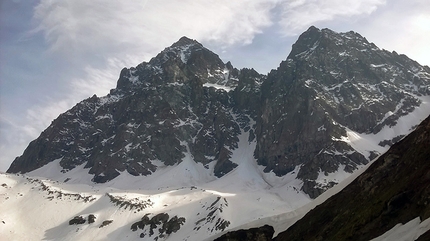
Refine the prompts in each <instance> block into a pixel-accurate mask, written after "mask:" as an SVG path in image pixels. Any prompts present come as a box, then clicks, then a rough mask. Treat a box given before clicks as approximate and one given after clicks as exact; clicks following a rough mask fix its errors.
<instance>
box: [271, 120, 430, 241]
mask: <svg viewBox="0 0 430 241" xmlns="http://www.w3.org/2000/svg"><path fill="white" fill-rule="evenodd" d="M429 146H430V117H428V118H427V119H426V120H425V121H424V122H422V123H421V124H420V125H419V126H418V127H417V129H416V130H415V131H414V132H412V133H411V134H410V135H408V136H407V137H405V138H404V139H403V140H401V141H400V142H398V143H396V144H394V145H393V146H392V147H391V148H390V150H389V151H388V152H387V153H385V154H384V155H382V156H381V157H380V158H378V159H377V160H376V161H375V162H374V163H373V164H372V165H371V166H370V167H369V168H368V169H367V170H366V172H364V173H363V174H362V175H360V176H359V177H358V178H357V179H356V180H354V181H353V182H352V183H351V184H350V185H349V186H347V187H346V188H344V189H343V190H342V191H341V192H339V193H338V194H337V195H335V196H332V197H331V198H329V199H328V200H327V201H326V202H324V203H323V204H321V205H319V206H317V207H316V208H315V209H313V210H311V211H310V212H309V213H308V214H306V215H305V217H303V218H302V219H301V220H299V221H298V222H297V223H295V224H294V225H293V226H291V227H290V228H289V229H288V230H286V231H285V232H283V233H280V234H279V235H278V237H277V238H276V240H370V239H373V238H376V237H378V236H380V235H382V234H383V233H385V232H386V231H388V230H390V229H391V228H393V227H394V226H395V225H396V224H398V223H403V224H405V223H407V222H409V221H410V220H412V219H415V218H416V217H419V218H420V220H421V221H423V220H425V219H427V218H429V217H430V206H429V205H428V203H429V201H430V199H429V197H430V186H429V183H430V175H429V173H430V149H429V148H428V147H429ZM425 235H427V236H425ZM424 236H425V237H428V232H427V234H424ZM423 240H427V239H423Z"/></svg>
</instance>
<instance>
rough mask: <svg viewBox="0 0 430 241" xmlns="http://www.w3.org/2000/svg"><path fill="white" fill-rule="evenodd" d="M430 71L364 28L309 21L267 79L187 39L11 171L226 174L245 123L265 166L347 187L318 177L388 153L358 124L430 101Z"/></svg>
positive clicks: (127, 76)
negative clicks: (368, 149) (366, 143)
mask: <svg viewBox="0 0 430 241" xmlns="http://www.w3.org/2000/svg"><path fill="white" fill-rule="evenodd" d="M429 79H430V68H429V67H427V66H425V67H423V66H420V65H419V64H418V63H416V62H414V61H412V60H410V59H409V58H407V57H406V56H404V55H398V54H397V53H395V52H393V53H390V52H387V51H385V50H380V49H378V48H377V47H376V46H375V45H374V44H373V43H369V42H368V41H367V40H366V39H365V38H363V37H362V36H360V35H359V34H357V33H354V32H348V33H335V32H333V31H331V30H328V29H323V30H319V29H317V28H315V27H311V28H309V30H308V31H306V32H305V33H303V34H302V35H301V36H300V37H299V39H298V40H297V42H296V43H295V44H294V45H293V48H292V51H291V53H290V55H289V56H288V58H287V59H286V60H285V61H283V62H282V63H281V64H280V66H279V67H278V69H276V70H272V71H271V72H270V73H269V74H268V75H267V76H265V75H261V74H259V73H257V72H256V71H255V70H253V69H241V70H238V69H235V68H234V67H233V66H232V65H231V63H230V62H227V63H223V61H222V60H221V59H220V58H219V57H218V55H216V54H215V53H213V52H211V51H210V50H208V49H206V48H204V47H203V46H202V45H201V44H200V43H198V42H196V41H195V40H191V39H188V38H186V37H183V38H181V39H180V40H179V41H178V42H176V43H174V44H173V45H172V46H170V47H168V48H166V49H165V50H163V51H162V52H161V53H160V54H158V55H157V56H156V57H154V58H153V59H151V60H150V61H149V62H143V63H141V64H139V65H138V66H136V67H132V68H130V69H128V68H124V69H123V70H122V71H121V73H120V77H119V79H118V83H117V87H116V88H115V89H113V90H111V92H110V93H109V94H108V95H107V96H105V97H97V96H93V97H91V98H88V99H86V100H83V101H82V102H80V103H78V104H77V105H76V106H74V107H73V108H72V109H70V110H69V111H67V112H65V113H63V114H61V115H60V116H59V117H58V118H57V119H55V120H54V121H53V122H52V124H51V125H50V126H49V127H48V128H47V129H46V130H45V131H43V132H42V134H41V135H40V136H39V137H38V138H37V139H36V140H34V141H32V142H31V143H30V144H29V146H28V147H27V149H26V150H25V151H24V153H23V155H22V156H20V157H17V158H16V159H15V161H14V162H13V163H12V165H11V167H10V168H9V170H8V172H10V173H25V172H29V171H32V170H35V169H37V168H40V167H42V166H43V165H45V164H47V163H50V162H52V161H54V160H57V161H59V163H60V166H61V167H62V168H63V172H67V171H69V170H71V169H73V168H75V167H77V166H80V165H83V166H84V168H86V169H88V173H90V174H91V175H93V181H94V182H97V183H103V182H107V181H110V180H112V179H114V178H116V177H117V176H118V175H120V173H121V172H128V173H130V174H132V175H135V176H139V175H150V174H151V173H153V172H155V171H156V170H157V168H158V167H159V166H172V165H176V164H178V163H180V162H182V161H183V160H184V158H192V160H193V161H195V162H196V163H201V164H203V165H204V166H205V167H207V168H208V169H209V168H213V170H212V169H211V171H213V173H214V175H215V176H217V177H222V176H223V175H225V174H226V173H228V172H230V171H232V170H233V169H234V168H235V167H236V166H237V164H236V163H235V162H233V161H232V160H231V155H232V151H233V150H235V149H236V148H238V142H239V139H238V136H239V135H240V134H241V133H242V132H243V131H245V132H249V134H250V138H249V141H256V143H257V145H256V149H255V152H254V156H255V158H256V159H257V162H258V164H260V165H263V166H265V169H264V171H265V172H270V171H273V172H274V173H275V174H276V175H278V176H282V175H285V174H286V173H289V172H291V171H292V170H294V169H295V168H296V167H297V166H300V171H299V173H298V178H299V179H301V180H303V182H304V185H303V188H302V190H303V191H305V192H306V193H308V194H309V195H310V196H311V197H312V198H314V197H316V196H318V195H319V194H321V193H322V192H323V191H325V190H326V189H327V188H329V187H330V186H332V185H334V184H335V183H332V184H327V185H325V186H321V185H319V184H317V183H316V182H315V180H316V179H317V177H318V175H319V173H320V172H323V173H332V172H335V171H337V170H338V169H339V168H340V167H341V166H342V167H343V168H344V170H345V171H347V172H352V171H353V170H354V169H356V168H357V166H358V165H362V164H365V163H367V162H368V161H369V160H370V159H372V158H373V157H374V155H376V153H369V154H368V155H367V154H362V153H359V152H357V151H356V150H354V149H353V148H352V147H351V146H350V145H349V144H348V143H347V142H344V141H342V137H344V136H346V135H347V133H346V130H347V129H346V128H349V129H351V130H353V131H356V132H359V133H378V132H379V131H380V130H381V129H382V128H383V127H384V126H392V125H394V124H395V123H396V122H397V120H398V118H399V117H401V116H403V115H406V114H408V113H410V112H411V111H412V110H414V108H415V107H417V106H418V105H419V104H420V103H421V101H420V100H419V98H418V97H417V96H422V95H429V94H430V88H429ZM394 141H395V140H384V141H381V145H390V144H392V143H393V142H394ZM190 156H191V157H190ZM210 164H211V165H210ZM212 164H213V165H212Z"/></svg>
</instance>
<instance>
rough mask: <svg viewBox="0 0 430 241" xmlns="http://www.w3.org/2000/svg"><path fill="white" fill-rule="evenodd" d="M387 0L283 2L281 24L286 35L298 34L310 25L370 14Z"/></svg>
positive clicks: (299, 0) (301, 0) (300, 0)
mask: <svg viewBox="0 0 430 241" xmlns="http://www.w3.org/2000/svg"><path fill="white" fill-rule="evenodd" d="M385 3H386V0H361V1H356V0H325V1H319V0H294V1H285V2H283V3H282V4H281V8H282V14H281V20H280V21H279V24H280V25H281V32H282V33H283V34H285V35H297V34H299V33H300V32H302V31H303V30H304V29H306V28H308V27H309V26H310V25H314V24H316V23H321V22H324V21H330V20H333V19H336V18H353V17H358V16H360V15H368V14H370V13H372V12H374V11H375V10H376V9H377V8H378V7H380V6H381V5H384V4H385Z"/></svg>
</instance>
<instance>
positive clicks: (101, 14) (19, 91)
mask: <svg viewBox="0 0 430 241" xmlns="http://www.w3.org/2000/svg"><path fill="white" fill-rule="evenodd" d="M311 25H314V26H316V27H317V28H329V29H332V30H334V31H337V32H347V31H350V30H353V31H355V32H358V33H360V34H361V35H362V36H364V37H366V38H367V40H368V41H370V42H373V43H375V44H376V45H377V46H378V47H380V48H382V49H386V50H388V51H396V52H398V53H401V54H406V55H407V56H408V57H410V58H412V59H414V60H416V61H418V62H419V63H420V64H422V65H430V47H429V43H430V7H428V0H408V1H403V0H325V1H319V0H235V1H231V0H181V1H173V0H146V1H145V0H122V1H117V0H91V1H88V0H0V171H6V170H7V168H8V167H9V165H10V163H11V162H12V161H13V160H14V159H15V157H17V156H19V155H21V154H22V153H23V151H24V150H25V148H26V147H27V146H28V144H29V143H30V142H31V141H32V140H34V139H36V138H37V137H38V136H39V135H40V133H41V132H42V131H43V130H44V129H46V128H47V127H48V126H49V125H50V123H51V121H52V120H53V119H55V118H56V117H58V115H59V114H60V113H63V112H65V111H67V110H68V109H70V108H71V107H73V106H74V105H75V104H76V103H78V102H79V101H81V100H83V99H85V98H88V97H91V96H92V95H94V94H96V95H97V96H104V95H106V94H107V93H109V90H110V89H112V88H115V86H116V81H117V80H118V77H119V72H120V70H121V69H122V68H123V67H134V66H136V65H138V64H139V63H141V62H143V61H149V60H150V59H151V58H152V57H154V56H155V55H156V54H157V53H159V52H160V51H162V50H163V49H164V48H165V47H168V46H170V45H171V44H172V43H174V42H176V41H177V40H178V39H179V38H180V37H182V36H187V37H189V38H192V39H196V40H197V41H199V42H200V43H202V44H203V45H204V46H205V47H207V48H209V49H210V50H212V51H214V52H215V53H217V54H218V55H219V56H220V57H221V59H222V60H223V61H224V62H227V61H231V63H232V64H233V66H234V67H236V68H243V67H247V68H254V69H256V70H257V71H258V72H260V73H262V74H266V73H268V72H269V71H270V70H271V69H276V68H277V67H278V65H279V64H280V62H281V61H282V60H285V59H286V58H287V56H288V54H289V52H290V50H291V46H292V44H293V43H294V42H295V41H296V40H297V38H298V36H299V35H300V34H301V33H302V32H304V31H306V30H307V29H308V28H309V27H310V26H311Z"/></svg>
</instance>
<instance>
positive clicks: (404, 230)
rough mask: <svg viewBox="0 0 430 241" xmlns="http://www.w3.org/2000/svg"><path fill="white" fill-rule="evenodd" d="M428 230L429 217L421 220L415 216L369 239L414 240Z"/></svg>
mask: <svg viewBox="0 0 430 241" xmlns="http://www.w3.org/2000/svg"><path fill="white" fill-rule="evenodd" d="M428 230H430V218H428V219H426V220H424V221H422V222H421V221H420V217H416V218H414V219H412V220H411V221H409V222H407V223H405V224H401V223H399V224H397V225H396V226H394V227H393V228H392V229H390V230H389V231H387V232H386V233H384V234H383V235H381V236H379V237H377V238H374V239H372V240H371V241H391V240H396V241H414V240H416V239H417V238H419V237H420V236H421V235H422V234H424V233H425V232H427V231H428Z"/></svg>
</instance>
